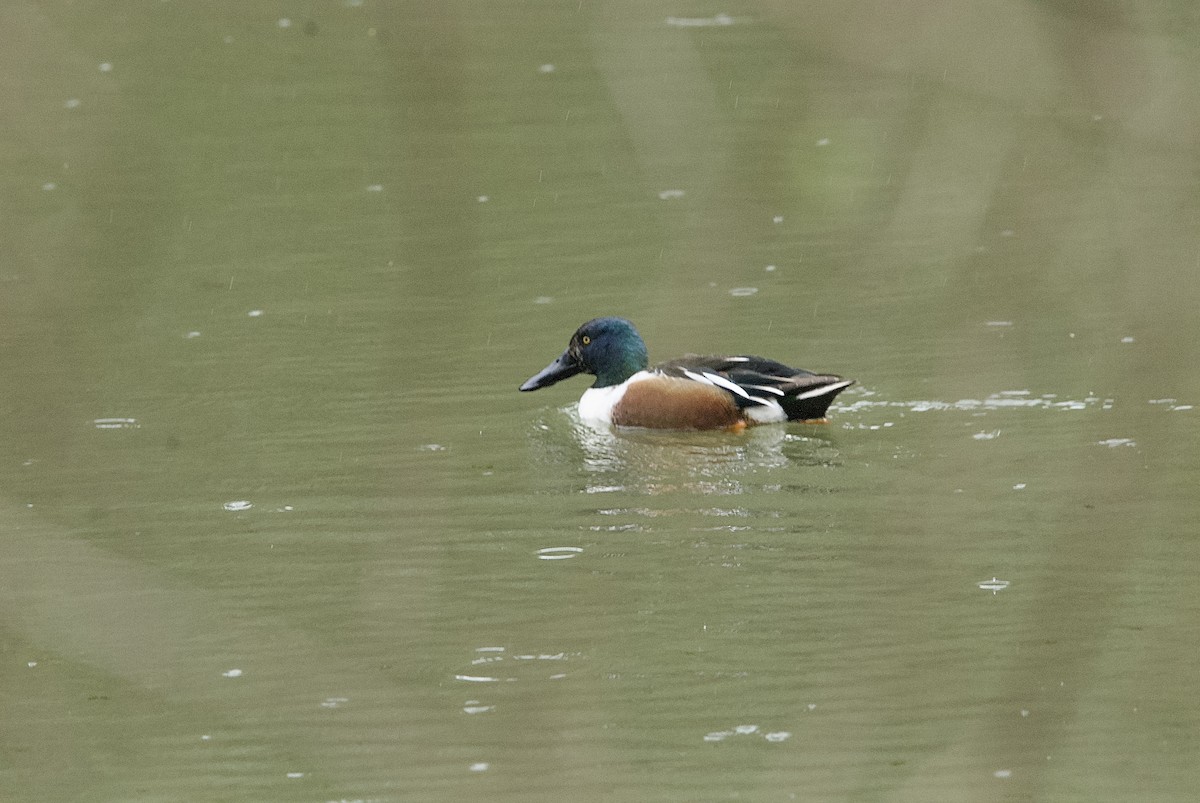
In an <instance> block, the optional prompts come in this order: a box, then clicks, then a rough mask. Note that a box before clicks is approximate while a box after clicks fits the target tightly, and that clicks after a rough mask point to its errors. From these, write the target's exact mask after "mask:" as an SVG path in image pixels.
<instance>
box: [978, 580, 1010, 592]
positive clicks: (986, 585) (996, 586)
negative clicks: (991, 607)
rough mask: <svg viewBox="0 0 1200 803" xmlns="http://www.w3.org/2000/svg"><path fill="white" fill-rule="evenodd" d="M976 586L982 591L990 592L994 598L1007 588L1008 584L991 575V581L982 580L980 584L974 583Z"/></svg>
mask: <svg viewBox="0 0 1200 803" xmlns="http://www.w3.org/2000/svg"><path fill="white" fill-rule="evenodd" d="M976 585H977V586H979V588H980V589H982V590H983V591H991V592H992V595H993V596H995V595H996V594H997V593H998V592H1000V591H1003V590H1004V589H1006V588H1008V586H1009V585H1010V584H1009V582H1008V581H1007V580H1001V579H999V578H997V577H996V576H994V575H993V576H992V579H991V580H984V581H983V582H982V583H976Z"/></svg>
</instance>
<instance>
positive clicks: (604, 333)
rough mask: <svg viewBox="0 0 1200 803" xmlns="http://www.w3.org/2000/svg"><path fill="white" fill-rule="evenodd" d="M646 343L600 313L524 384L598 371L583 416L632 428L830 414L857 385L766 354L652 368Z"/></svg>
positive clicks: (685, 360) (694, 358)
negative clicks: (833, 404) (834, 403)
mask: <svg viewBox="0 0 1200 803" xmlns="http://www.w3.org/2000/svg"><path fill="white" fill-rule="evenodd" d="M648 365H649V361H648V359H647V357H646V343H645V341H643V340H642V336H641V335H639V334H638V331H637V329H635V328H634V326H633V324H632V323H630V322H629V321H627V320H625V319H624V318H595V319H593V320H590V321H588V322H587V323H585V324H584V325H583V326H581V327H579V329H578V331H576V332H575V334H574V335H572V337H571V342H570V344H569V345H568V346H567V350H566V351H564V352H563V353H562V356H560V357H559V358H558V359H556V360H555V361H554V362H552V363H550V364H549V365H547V366H546V367H545V368H543V369H542V370H541V371H539V372H538V373H536V374H534V375H533V376H532V377H530V378H529V380H528V381H526V382H525V384H523V385H521V390H538V389H539V388H544V387H548V386H550V385H553V384H554V383H555V382H558V381H559V380H562V379H567V378H568V377H572V376H575V375H576V374H581V373H588V374H594V375H595V376H596V383H595V384H594V385H592V386H591V387H590V388H588V389H587V390H585V391H584V392H583V397H582V398H581V399H580V400H579V415H580V417H581V418H583V419H586V420H593V421H602V422H606V423H612V424H618V425H621V426H629V427H653V428H658V429H723V428H740V427H743V426H746V425H747V424H765V423H770V422H776V421H796V420H800V421H813V420H819V419H823V418H824V417H825V411H826V410H827V409H828V408H829V404H830V402H832V401H833V398H834V397H835V396H837V395H838V394H839V393H841V392H842V391H843V390H845V389H846V388H848V387H850V386H851V385H853V384H854V380H853V379H843V378H842V377H840V376H834V375H833V374H814V373H812V372H811V371H804V370H801V369H799V368H789V367H788V366H786V365H784V364H782V363H778V362H775V361H774V360H767V359H764V358H762V357H752V356H749V355H739V356H733V357H708V356H698V355H688V356H686V357H680V358H679V359H677V360H671V361H670V362H665V363H662V364H661V365H656V366H654V367H653V368H649V367H647V366H648Z"/></svg>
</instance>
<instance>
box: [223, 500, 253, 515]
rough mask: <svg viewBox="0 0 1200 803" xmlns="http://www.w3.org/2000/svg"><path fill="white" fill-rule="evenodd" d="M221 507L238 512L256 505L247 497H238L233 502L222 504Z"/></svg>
mask: <svg viewBox="0 0 1200 803" xmlns="http://www.w3.org/2000/svg"><path fill="white" fill-rule="evenodd" d="M221 507H223V508H225V509H226V510H230V511H235V512H236V511H239V510H249V509H250V508H252V507H254V505H253V504H252V503H250V502H248V501H246V500H245V499H238V500H235V501H233V502H226V503H225V504H223V505H221Z"/></svg>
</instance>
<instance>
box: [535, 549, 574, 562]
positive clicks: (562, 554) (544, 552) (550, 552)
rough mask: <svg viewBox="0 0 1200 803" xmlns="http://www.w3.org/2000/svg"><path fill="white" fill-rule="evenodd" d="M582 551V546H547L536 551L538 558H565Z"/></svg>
mask: <svg viewBox="0 0 1200 803" xmlns="http://www.w3.org/2000/svg"><path fill="white" fill-rule="evenodd" d="M581 552H583V547H577V546H548V547H543V548H542V549H539V550H538V551H537V556H538V560H567V559H568V558H573V557H575V556H576V555H578V554H579V553H581Z"/></svg>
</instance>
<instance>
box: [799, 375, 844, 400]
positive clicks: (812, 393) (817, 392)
mask: <svg viewBox="0 0 1200 803" xmlns="http://www.w3.org/2000/svg"><path fill="white" fill-rule="evenodd" d="M853 384H854V380H853V379H847V380H845V381H844V382H834V383H832V384H829V385H822V386H821V387H819V388H813V389H812V390H806V391H804V392H803V393H797V394H796V398H797V399H811V398H814V397H816V396H824V395H825V394H826V393H837V392H838V391H839V390H841V389H842V388H848V387H850V386H851V385H853Z"/></svg>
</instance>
